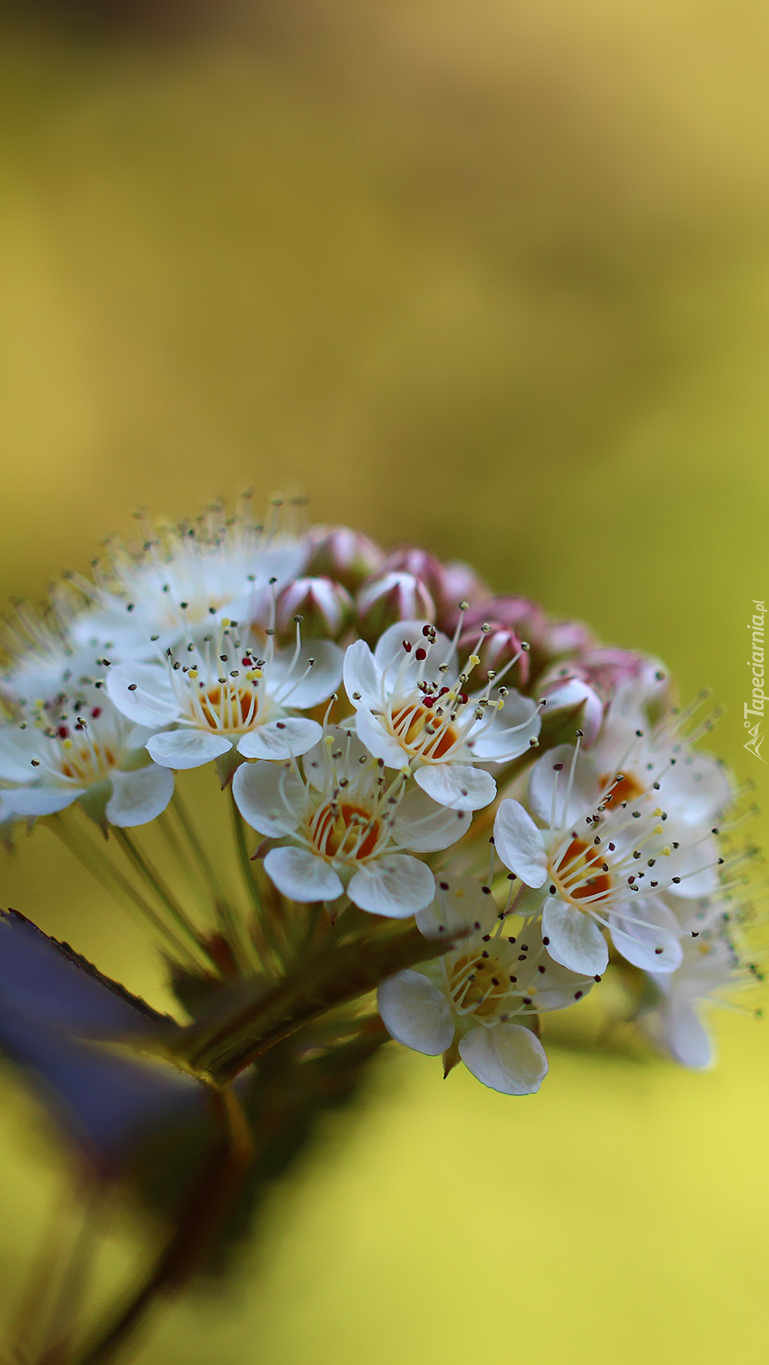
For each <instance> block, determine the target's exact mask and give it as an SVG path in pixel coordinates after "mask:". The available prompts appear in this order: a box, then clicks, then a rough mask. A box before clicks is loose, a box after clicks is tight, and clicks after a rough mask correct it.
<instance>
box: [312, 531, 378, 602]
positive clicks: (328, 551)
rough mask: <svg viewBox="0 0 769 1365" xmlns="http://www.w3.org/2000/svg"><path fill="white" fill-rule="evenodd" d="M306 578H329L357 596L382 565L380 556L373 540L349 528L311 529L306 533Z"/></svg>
mask: <svg viewBox="0 0 769 1365" xmlns="http://www.w3.org/2000/svg"><path fill="white" fill-rule="evenodd" d="M307 541H308V549H309V555H308V559H307V564H306V566H305V568H306V571H307V573H308V574H312V575H320V576H323V577H325V578H332V579H334V580H335V581H336V582H337V583H341V584H342V586H343V587H345V588H347V589H348V591H349V592H353V593H354V592H357V590H358V588H359V587H360V586H361V584H362V583H363V582H364V581H365V580H366V579H367V578H369V577H370V576H371V575H372V574H375V573H378V572H379V571H380V570H381V568H382V565H383V563H384V553H383V551H382V550H380V548H379V546H378V545H375V544H374V541H373V540H369V538H368V536H364V535H363V533H362V532H361V531H353V530H352V529H351V528H350V527H349V526H313V527H311V528H310V530H309V532H308V533H307Z"/></svg>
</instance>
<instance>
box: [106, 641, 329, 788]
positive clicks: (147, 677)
mask: <svg viewBox="0 0 769 1365" xmlns="http://www.w3.org/2000/svg"><path fill="white" fill-rule="evenodd" d="M251 638H252V637H250V636H249V633H248V628H246V630H244V631H242V632H241V629H240V627H239V625H238V624H237V622H234V621H232V622H230V621H226V620H225V621H222V622H221V623H220V624H219V625H218V626H216V627H215V628H214V629H213V630H212V631H211V632H210V633H209V634H207V635H204V636H200V635H197V636H192V637H190V638H189V639H188V640H187V642H186V644H185V645H183V646H180V647H179V648H178V649H176V650H174V649H170V648H169V649H168V650H167V651H166V654H165V657H164V659H163V660H162V662H161V661H158V662H157V663H145V664H142V663H138V664H120V665H118V666H116V667H114V668H112V669H111V670H110V672H109V675H108V678H107V690H108V692H109V695H110V697H111V698H112V700H113V701H114V703H115V705H116V706H117V707H118V709H119V710H120V711H122V712H123V714H124V715H125V716H127V717H128V718H129V720H132V721H135V722H136V724H138V725H146V726H150V727H152V728H153V729H154V730H155V731H157V732H158V733H155V734H154V735H153V736H152V738H151V739H150V740H148V742H147V748H148V750H149V753H150V754H151V756H152V758H154V760H155V762H156V763H160V764H162V765H163V766H164V767H167V768H197V767H200V765H201V764H203V763H208V762H210V761H212V760H213V759H216V758H220V757H221V756H222V755H224V754H226V753H228V752H229V751H230V750H232V749H236V750H237V752H238V753H239V754H241V755H242V756H243V757H244V758H279V759H282V758H287V757H290V756H291V755H296V754H303V753H305V752H306V751H307V749H309V748H311V747H312V745H313V744H316V743H317V741H318V739H319V737H320V734H321V727H320V725H319V724H318V722H317V721H314V720H310V719H309V717H307V716H297V715H294V714H293V713H294V711H295V710H298V709H303V708H305V707H311V706H317V705H318V704H320V703H321V702H324V701H327V700H328V698H329V696H330V695H331V693H332V692H333V691H334V688H335V687H337V686H338V684H339V680H340V678H341V673H342V651H341V650H340V649H339V647H338V646H337V645H334V644H331V643H330V642H329V641H327V640H313V641H312V642H311V646H310V645H302V644H300V643H297V646H296V648H295V649H293V650H291V649H288V650H276V649H275V647H274V644H273V640H272V637H269V638H268V639H267V644H266V647H265V650H264V656H263V657H260V655H259V652H258V649H257V648H256V647H254V646H253V645H252V644H251V643H250V640H251Z"/></svg>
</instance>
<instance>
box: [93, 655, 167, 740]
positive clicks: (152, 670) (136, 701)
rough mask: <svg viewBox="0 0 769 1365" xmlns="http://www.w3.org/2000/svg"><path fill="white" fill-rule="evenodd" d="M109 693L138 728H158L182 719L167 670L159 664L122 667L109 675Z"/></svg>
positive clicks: (119, 709)
mask: <svg viewBox="0 0 769 1365" xmlns="http://www.w3.org/2000/svg"><path fill="white" fill-rule="evenodd" d="M107 693H108V695H109V698H110V700H111V701H113V702H114V703H115V705H116V707H117V709H118V711H120V712H122V714H123V715H124V716H127V717H128V719H129V720H132V721H135V723H136V724H137V725H149V726H151V727H153V728H154V729H157V728H158V726H160V725H168V724H169V722H170V721H175V720H178V719H179V705H178V703H177V701H176V698H175V697H174V693H173V688H172V687H171V684H170V682H169V681H168V677H167V676H166V672H165V669H163V668H161V667H160V665H159V664H120V666H119V667H117V668H111V669H109V671H108V673H107Z"/></svg>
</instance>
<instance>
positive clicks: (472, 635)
mask: <svg viewBox="0 0 769 1365" xmlns="http://www.w3.org/2000/svg"><path fill="white" fill-rule="evenodd" d="M482 629H483V628H482ZM470 650H477V654H478V656H479V663H478V666H477V671H476V675H475V677H476V685H477V686H481V685H482V684H483V683H485V681H486V678H487V677H488V674H489V673H494V674H500V673H501V672H502V670H503V669H505V668H507V665H508V664H510V663H512V660H513V659H516V662H515V664H513V666H512V668H510V669H509V670H508V672H506V673H505V678H504V680H505V682H506V684H507V685H508V687H525V686H526V683H527V682H528V679H529V655H528V651H527V650H525V649H524V648H523V645H522V643H521V641H520V639H519V638H518V636H517V635H516V633H515V631H514V630H509V629H507V628H506V627H504V626H495V625H491V626H490V628H489V629H488V630H486V631H484V632H483V638H482V639H481V641H480V644H479V643H478V632H477V630H466V631H464V632H463V634H462V635H461V637H460V640H459V655H460V658H464V657H465V655H466V653H467V652H468V651H470Z"/></svg>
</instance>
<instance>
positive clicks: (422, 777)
mask: <svg viewBox="0 0 769 1365" xmlns="http://www.w3.org/2000/svg"><path fill="white" fill-rule="evenodd" d="M414 780H415V781H416V783H417V784H418V786H420V787H421V788H422V791H423V792H427V795H428V796H431V797H432V798H433V801H437V802H438V805H439V806H450V807H451V809H452V810H482V809H483V807H484V806H488V805H489V804H490V802H492V801H493V800H494V797H495V796H496V794H497V784H496V782H495V781H494V778H493V777H492V776H491V773H486V772H484V771H483V769H482V768H471V767H470V765H469V764H467V763H431V764H426V765H425V767H424V768H419V770H418V771H417V772H416V773H415V774H414Z"/></svg>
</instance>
